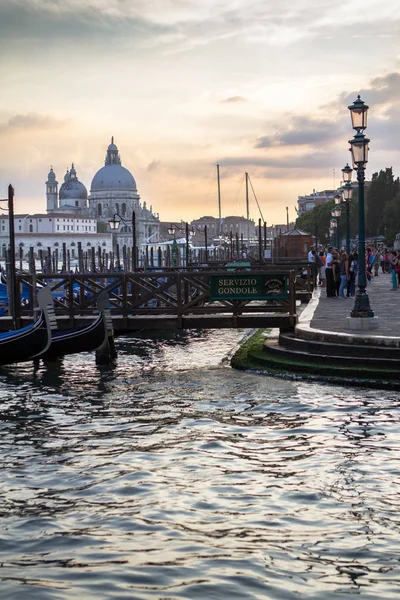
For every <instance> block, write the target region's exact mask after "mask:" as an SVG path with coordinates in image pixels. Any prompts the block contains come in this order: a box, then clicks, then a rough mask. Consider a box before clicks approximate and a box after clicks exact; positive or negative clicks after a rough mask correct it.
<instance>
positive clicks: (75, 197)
mask: <svg viewBox="0 0 400 600" xmlns="http://www.w3.org/2000/svg"><path fill="white" fill-rule="evenodd" d="M45 185H46V214H34V215H29V214H17V215H14V229H15V242H16V251H17V252H18V248H23V252H24V256H25V257H26V256H27V255H28V254H29V248H30V247H33V249H34V253H35V254H36V255H37V254H38V250H39V249H44V250H45V251H46V253H47V248H50V250H51V252H53V251H54V250H55V249H57V248H60V247H62V243H63V242H65V243H66V245H67V249H68V250H70V254H71V257H72V256H76V255H77V254H76V253H77V246H78V242H80V243H81V246H82V249H83V250H87V249H88V248H90V247H93V246H94V247H96V248H98V247H101V248H102V249H105V250H106V251H107V252H109V251H110V250H111V249H112V248H113V245H114V246H115V244H117V243H118V244H119V246H120V247H121V248H122V247H123V246H126V247H127V248H132V244H133V227H135V232H136V245H137V247H138V248H139V256H140V250H141V249H143V246H145V245H147V244H149V243H153V244H156V243H157V242H158V241H159V240H160V235H159V233H160V229H159V225H160V220H159V215H158V214H155V213H153V209H152V207H151V206H150V207H149V208H148V207H147V204H146V202H141V200H140V196H139V194H138V190H137V186H136V181H135V179H134V177H133V175H132V174H131V173H130V171H128V169H126V168H125V167H123V166H122V164H121V158H120V156H119V151H118V148H117V146H116V145H115V144H114V138H111V144H109V146H108V148H107V153H106V158H105V164H104V166H103V167H101V168H100V169H99V170H98V171H97V173H96V174H95V175H94V177H93V179H92V182H91V186H90V194H88V191H87V188H86V186H85V185H84V184H83V183H82V182H81V181H79V178H78V175H77V171H76V168H75V165H74V163H72V165H71V168H70V169H67V172H66V173H65V175H64V181H63V183H62V185H61V186H60V188H59V184H58V181H57V177H56V173H55V172H54V169H53V167H51V168H50V171H49V173H48V175H47V180H46V184H45ZM114 215H118V216H119V217H120V219H121V225H120V227H119V229H118V230H117V231H115V232H113V233H112V234H111V231H110V228H109V225H108V222H109V221H110V220H111V219H113V217H114ZM0 221H1V223H0V257H1V258H3V259H4V257H5V252H6V248H7V247H8V245H9V226H8V216H6V215H4V216H2V217H1V219H0Z"/></svg>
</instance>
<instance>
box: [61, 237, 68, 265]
mask: <svg viewBox="0 0 400 600" xmlns="http://www.w3.org/2000/svg"><path fill="white" fill-rule="evenodd" d="M61 269H62V272H63V273H65V272H66V271H67V244H66V243H65V242H63V245H62V267H61Z"/></svg>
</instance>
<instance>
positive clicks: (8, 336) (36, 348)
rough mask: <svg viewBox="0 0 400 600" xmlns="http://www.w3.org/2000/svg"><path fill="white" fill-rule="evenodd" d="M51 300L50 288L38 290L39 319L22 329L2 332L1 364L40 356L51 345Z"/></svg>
mask: <svg viewBox="0 0 400 600" xmlns="http://www.w3.org/2000/svg"><path fill="white" fill-rule="evenodd" d="M49 300H51V293H50V290H48V289H46V288H43V289H42V290H40V291H39V292H38V304H39V307H40V313H39V316H38V318H37V320H36V321H35V322H34V323H32V324H31V325H27V326H26V327H23V328H22V329H16V330H15V331H7V332H5V333H2V334H0V365H11V364H13V363H20V362H25V361H28V360H33V359H35V358H39V357H40V356H41V354H42V353H43V352H45V351H46V350H47V349H48V348H49V347H50V344H51V327H52V325H53V323H54V322H53V321H52V318H51V312H49V310H48V306H49Z"/></svg>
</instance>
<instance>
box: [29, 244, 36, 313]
mask: <svg viewBox="0 0 400 600" xmlns="http://www.w3.org/2000/svg"><path fill="white" fill-rule="evenodd" d="M29 272H30V274H31V275H32V307H33V308H36V307H37V304H38V303H37V287H36V286H37V283H36V264H35V255H34V253H33V248H32V246H31V247H30V248H29Z"/></svg>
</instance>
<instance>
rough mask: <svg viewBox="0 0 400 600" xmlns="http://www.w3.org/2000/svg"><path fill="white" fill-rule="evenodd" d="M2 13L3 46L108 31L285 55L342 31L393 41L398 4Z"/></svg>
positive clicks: (40, 1)
mask: <svg viewBox="0 0 400 600" xmlns="http://www.w3.org/2000/svg"><path fill="white" fill-rule="evenodd" d="M0 11H1V12H0V33H1V34H4V35H6V36H7V37H8V38H11V37H13V36H14V35H15V33H16V32H19V33H20V34H22V33H25V34H27V35H28V37H29V38H32V37H34V38H37V35H39V36H40V35H43V33H44V32H45V31H47V35H50V36H52V37H53V38H56V36H58V37H60V36H62V37H63V38H64V39H67V38H68V34H69V36H70V38H74V39H75V38H76V37H78V36H79V35H80V34H81V33H82V31H86V34H87V35H89V34H90V33H93V35H97V37H98V39H99V38H100V33H101V32H100V30H102V31H105V30H108V33H109V38H108V39H109V40H110V38H112V39H114V40H118V41H119V42H121V40H122V39H123V38H124V37H125V38H126V40H130V41H131V43H134V44H137V43H138V42H139V43H140V42H144V41H145V40H146V43H149V42H150V44H167V45H171V46H173V47H174V49H175V50H178V49H179V48H180V50H183V49H186V48H192V47H196V46H202V45H205V44H213V43H215V42H218V41H222V40H227V39H229V38H235V39H240V40H241V41H244V42H245V43H247V44H253V45H254V44H255V43H257V44H262V45H269V46H271V47H276V46H278V47H288V46H291V45H293V44H296V43H298V42H299V41H302V40H307V39H308V40H311V41H314V40H315V39H317V38H319V39H326V38H329V37H331V36H340V38H342V37H343V30H344V29H346V32H348V35H349V37H350V38H352V37H354V36H355V33H354V32H355V31H357V32H359V31H361V30H362V32H363V35H365V36H366V37H367V36H368V35H370V34H373V35H374V36H375V37H376V36H377V35H379V34H380V32H382V31H383V32H384V33H385V34H386V35H392V36H393V37H396V35H397V33H398V24H399V19H400V10H399V9H398V8H397V3H394V2H386V3H382V2H378V0H370V1H369V6H368V10H367V11H366V10H363V11H361V10H355V9H354V3H352V4H351V5H349V3H348V2H347V1H346V0H336V1H335V2H329V3H328V2H326V0H316V1H315V2H314V3H313V5H312V6H310V5H309V2H308V0H281V1H280V2H279V3H278V4H277V3H274V2H272V1H269V2H265V0H220V1H219V2H218V3H217V4H216V3H215V1H214V0H201V1H200V0H184V1H183V0H129V1H127V0H85V2H82V1H81V0H8V2H5V1H4V0H3V6H1V2H0ZM32 25H34V26H33V27H32ZM357 26H358V29H357ZM361 26H362V27H361ZM19 37H21V39H23V36H22V35H20V36H19Z"/></svg>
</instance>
